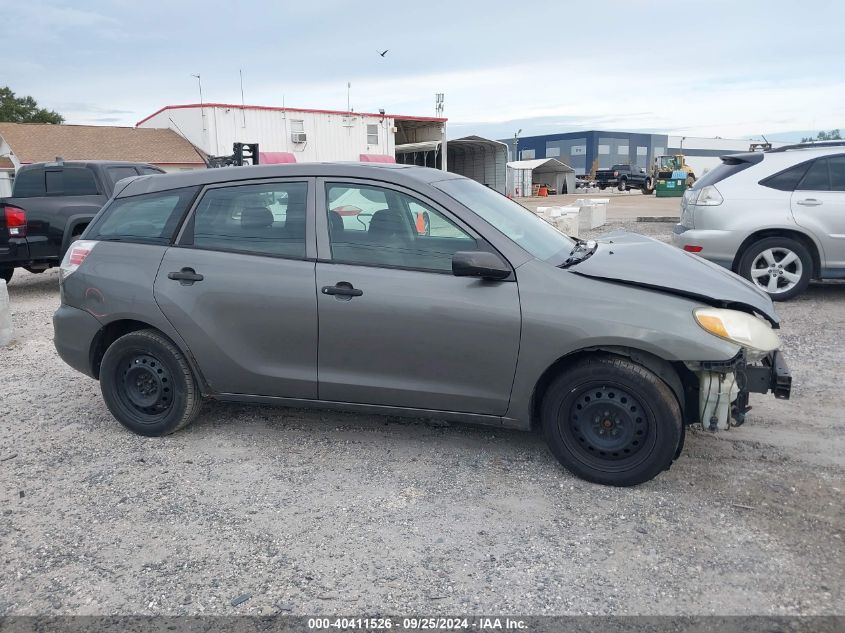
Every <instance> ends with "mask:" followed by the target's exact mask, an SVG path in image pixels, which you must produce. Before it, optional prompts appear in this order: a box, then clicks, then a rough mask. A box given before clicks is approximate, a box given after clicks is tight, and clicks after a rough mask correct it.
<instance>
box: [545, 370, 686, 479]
mask: <svg viewBox="0 0 845 633" xmlns="http://www.w3.org/2000/svg"><path fill="white" fill-rule="evenodd" d="M541 422H542V425H543V431H544V434H545V436H546V441H547V442H548V444H549V448H550V449H551V451H552V453H554V455H555V457H557V459H558V461H560V463H561V464H563V465H564V466H565V467H566V468H567V469H568V470H570V471H572V472H573V473H574V474H576V475H578V476H579V477H581V478H583V479H586V480H588V481H592V482H595V483H599V484H606V485H611V486H634V485H637V484H641V483H643V482H646V481H648V480H650V479H652V478H653V477H655V476H656V475H657V474H658V473H660V472H662V471H664V470H666V469H668V468H669V466H670V465H671V464H672V460H673V459H674V457H675V454H676V452H677V449H678V446H679V443H680V441H681V436H682V420H681V410H680V407H679V405H678V401H677V399H676V398H675V396H674V395H673V394H672V392H671V390H670V389H669V387H668V386H667V385H666V383H664V382H663V381H662V380H661V379H660V378H658V377H657V376H656V375H655V374H654V373H652V372H651V371H649V370H648V369H646V368H645V367H643V366H641V365H638V364H636V363H634V362H633V361H631V360H628V359H626V358H619V357H613V356H597V357H594V358H589V359H587V360H584V361H581V362H579V363H578V364H576V365H573V366H572V367H569V368H568V369H566V370H565V371H564V372H563V373H561V374H560V375H559V376H558V377H557V378H556V379H555V380H554V381H553V382H552V383H551V385H550V386H549V388H548V389H547V390H546V393H545V395H544V398H543V402H542V407H541Z"/></svg>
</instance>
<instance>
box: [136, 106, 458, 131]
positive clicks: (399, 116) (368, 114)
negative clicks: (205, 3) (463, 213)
mask: <svg viewBox="0 0 845 633" xmlns="http://www.w3.org/2000/svg"><path fill="white" fill-rule="evenodd" d="M182 108H237V109H243V110H275V111H277V112H310V113H312V114H339V115H342V116H346V115H351V116H366V117H375V118H377V119H381V118H388V119H401V120H403V121H431V122H432V123H445V122H446V121H447V119H445V118H439V117H432V116H405V115H402V114H381V113H378V114H373V113H372V112H346V111H344V110H312V109H309V108H280V107H278V106H256V105H237V104H232V103H185V104H182V105H167V106H164V107H163V108H160V109H159V110H157V111H155V112H153V113H152V114H151V115H150V116H148V117H144V118H143V119H141V120H140V121H138V122H137V123H136V124H135V127H138V126H139V125H141V124H142V123H145V122H146V121H149V120H150V119H152V118H153V117H154V116H156V115H157V114H161V113H162V112H164V111H165V110H181V109H182Z"/></svg>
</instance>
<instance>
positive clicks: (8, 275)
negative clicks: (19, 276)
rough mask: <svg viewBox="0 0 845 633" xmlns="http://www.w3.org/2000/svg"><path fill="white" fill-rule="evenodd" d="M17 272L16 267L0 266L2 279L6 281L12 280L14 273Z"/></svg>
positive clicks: (0, 277)
mask: <svg viewBox="0 0 845 633" xmlns="http://www.w3.org/2000/svg"><path fill="white" fill-rule="evenodd" d="M14 274H15V269H14V268H12V267H11V266H3V267H2V268H0V279H2V280H4V281H5V282H6V283H9V282H10V281H12V275H14Z"/></svg>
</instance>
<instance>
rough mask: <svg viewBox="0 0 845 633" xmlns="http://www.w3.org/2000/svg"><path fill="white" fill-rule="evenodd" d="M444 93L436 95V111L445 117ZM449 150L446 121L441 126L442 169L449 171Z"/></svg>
mask: <svg viewBox="0 0 845 633" xmlns="http://www.w3.org/2000/svg"><path fill="white" fill-rule="evenodd" d="M443 97H444V95H443V93H442V92H438V93H437V94H436V95H434V111H435V112H436V113H437V118H443ZM448 154H449V152H448V151H447V148H446V122H445V121H443V124H442V126H441V128H440V169H441V170H443V171H447V167H448V164H447V163H448V161H447V156H448Z"/></svg>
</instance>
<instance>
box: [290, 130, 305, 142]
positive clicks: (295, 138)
mask: <svg viewBox="0 0 845 633" xmlns="http://www.w3.org/2000/svg"><path fill="white" fill-rule="evenodd" d="M290 140H291V142H293V143H304V142H305V141H307V140H308V135H307V134H305V132H291V133H290Z"/></svg>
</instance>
